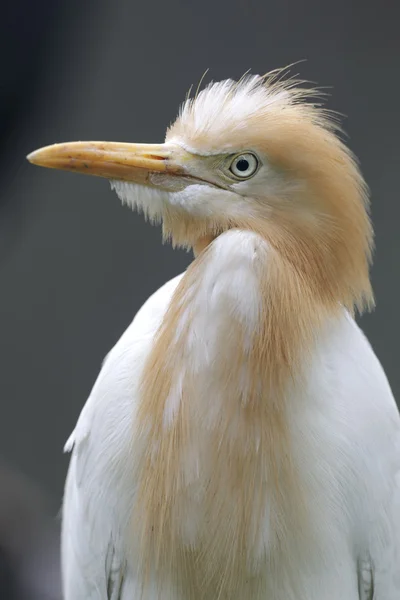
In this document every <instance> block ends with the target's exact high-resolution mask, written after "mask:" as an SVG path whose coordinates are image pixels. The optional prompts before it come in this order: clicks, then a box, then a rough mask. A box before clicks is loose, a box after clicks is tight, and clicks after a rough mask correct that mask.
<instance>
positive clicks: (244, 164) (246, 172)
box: [229, 152, 258, 179]
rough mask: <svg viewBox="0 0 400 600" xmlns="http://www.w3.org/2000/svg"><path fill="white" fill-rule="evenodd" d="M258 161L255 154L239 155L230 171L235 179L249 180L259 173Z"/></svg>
mask: <svg viewBox="0 0 400 600" xmlns="http://www.w3.org/2000/svg"><path fill="white" fill-rule="evenodd" d="M257 168H258V159H257V157H256V156H254V154H250V153H249V152H247V153H246V154H239V155H238V156H235V158H234V159H233V161H232V163H231V166H230V167H229V170H230V171H231V173H233V175H235V177H239V178H240V179H248V178H249V177H251V176H252V175H254V173H255V172H256V171H257Z"/></svg>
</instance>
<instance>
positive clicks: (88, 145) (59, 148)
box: [27, 142, 187, 184]
mask: <svg viewBox="0 0 400 600" xmlns="http://www.w3.org/2000/svg"><path fill="white" fill-rule="evenodd" d="M186 154H187V153H185V151H184V150H183V149H182V148H180V147H179V146H174V145H171V144H170V145H168V144H127V143H118V142H68V143H65V144H54V145H52V146H45V147H44V148H40V150H36V151H35V152H32V153H31V154H29V155H28V156H27V158H28V160H29V161H30V162H31V163H33V164H34V165H39V166H41V167H49V168H51V169H63V170H65V171H76V172H78V173H86V174H87V175H97V176H99V177H106V178H107V179H119V180H124V181H132V182H135V183H141V184H151V181H150V180H149V177H150V175H151V174H152V173H158V174H162V173H165V174H170V175H178V176H179V175H185V170H184V168H183V166H182V162H184V161H185V158H186V159H187V157H186V156H185V155H186Z"/></svg>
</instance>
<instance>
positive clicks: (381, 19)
mask: <svg viewBox="0 0 400 600" xmlns="http://www.w3.org/2000/svg"><path fill="white" fill-rule="evenodd" d="M399 17H400V4H399V3H396V2H394V1H393V0H380V2H376V1H373V0H335V2H333V1H330V0H328V1H321V0H253V1H252V0H202V1H201V2H198V1H194V0H168V2H161V1H160V0H153V1H152V2H150V1H148V2H146V1H140V2H139V1H138V0H68V2H66V1H65V0H64V1H63V0H13V2H12V3H9V5H8V7H7V9H6V10H5V11H2V20H1V22H0V49H1V52H0V56H1V60H2V69H1V83H0V85H1V95H0V145H1V161H0V202H1V206H0V281H1V294H0V331H1V336H0V364H1V365H2V368H1V376H0V398H1V408H2V412H1V418H0V460H1V461H2V463H1V464H2V465H3V466H1V465H0V598H1V599H2V600H5V599H7V600H11V599H13V598H18V599H22V598H23V599H24V600H25V599H28V598H29V599H36V598H37V599H39V598H41V599H42V600H46V599H48V600H55V599H58V598H59V597H60V595H59V570H58V528H59V522H58V518H57V513H58V510H59V507H60V505H61V498H62V488H63V482H64V478H65V474H66V468H67V457H65V456H63V454H62V447H63V444H64V442H65V440H66V439H67V437H68V436H69V433H70V432H71V430H72V428H73V426H74V423H75V421H76V419H77V417H78V414H79V411H80V409H81V407H82V406H83V403H84V402H85V399H86V397H87V396H88V393H89V392H90V389H91V386H92V384H93V382H94V380H95V378H96V375H97V373H98V371H99V368H100V366H101V362H102V359H103V357H104V355H105V354H106V353H107V352H108V350H109V349H110V347H111V346H112V345H113V344H114V343H115V342H116V341H117V339H118V337H119V336H120V335H121V333H122V332H123V330H124V329H125V327H126V326H127V325H128V323H129V322H130V321H131V319H132V317H133V315H134V313H135V312H136V311H137V309H138V308H139V307H140V305H141V304H142V303H143V301H144V300H145V299H146V298H147V297H148V296H149V295H150V294H151V293H152V292H153V291H154V290H155V289H156V288H157V287H159V286H160V285H161V284H162V283H163V282H165V281H166V280H167V279H169V278H170V277H172V276H174V275H175V274H177V273H179V272H180V271H181V270H182V269H184V268H185V267H186V265H187V264H188V263H189V261H190V260H191V256H190V255H188V254H186V253H184V252H178V251H173V250H172V249H171V248H170V247H166V246H162V245H161V241H160V232H159V230H158V229H157V228H151V227H150V226H149V225H148V224H145V223H144V221H143V219H142V218H141V217H140V216H138V215H135V214H133V213H131V212H130V211H129V210H128V209H127V208H126V207H124V208H121V206H120V205H119V202H118V199H117V197H116V196H115V195H114V194H113V193H112V192H111V191H110V189H109V185H108V183H107V182H106V181H105V180H101V179H95V178H85V177H83V176H80V175H74V174H69V173H62V172H56V171H51V170H45V169H39V168H35V167H33V166H31V165H29V164H28V163H27V161H26V160H25V155H26V154H27V153H28V152H30V151H31V150H34V149H36V148H38V147H40V146H43V145H46V144H50V143H53V142H58V141H68V140H80V139H81V140H84V139H107V140H117V141H143V142H157V141H161V140H162V139H163V136H164V132H165V128H166V126H167V125H168V124H169V123H170V122H171V120H173V119H174V117H175V115H176V112H177V108H178V105H179V103H180V102H181V101H182V100H183V99H184V96H185V94H186V92H187V90H188V88H189V87H190V85H191V84H192V83H193V84H195V85H196V84H197V82H198V81H199V79H200V77H201V75H202V73H203V72H204V70H205V69H206V68H210V71H209V73H208V75H207V77H206V82H207V81H209V80H210V79H214V80H215V79H216V80H218V79H222V78H227V77H233V78H237V77H240V76H241V75H242V74H243V73H244V72H245V71H247V70H248V69H251V70H252V72H253V73H264V72H266V71H268V70H270V69H273V68H275V67H278V66H285V65H286V64H289V63H292V62H294V61H298V60H300V59H307V61H306V62H304V63H301V64H299V65H297V66H296V67H295V72H299V73H300V75H301V76H302V77H303V78H306V79H309V80H312V81H315V82H317V83H318V84H319V85H321V86H325V87H328V90H327V91H329V92H330V93H331V94H332V96H331V98H329V99H328V106H329V108H331V109H334V110H336V111H339V112H341V113H344V114H345V115H346V118H345V119H344V127H345V129H346V131H347V133H348V134H349V138H348V143H349V145H350V147H351V148H352V149H353V150H354V152H355V153H356V154H357V155H358V156H359V158H360V160H361V165H362V169H363V172H364V174H365V176H366V179H367V181H368V183H369V185H370V187H371V192H372V216H373V221H374V225H375V230H376V243H377V252H376V255H375V264H374V268H373V273H372V278H373V284H374V288H375V292H376V297H377V309H376V311H375V312H374V313H373V314H372V315H369V316H366V317H364V318H363V319H362V326H363V328H364V330H365V331H366V333H367V335H368V336H369V338H370V340H371V342H372V344H373V346H374V348H375V350H376V352H377V354H378V356H379V358H380V359H381V361H382V363H383V365H384V367H385V369H386V372H387V374H388V376H389V379H390V382H391V384H392V387H393V389H394V392H395V394H397V397H398V398H400V369H399V365H398V354H399V352H398V340H399V337H400V336H399V333H400V330H399V327H400V317H399V311H398V305H399V300H400V277H399V269H398V265H399V261H400V237H399V222H398V221H399V216H400V202H399V198H398V182H399V165H400V150H399V148H400V146H399V143H398V139H399V132H400V111H399V100H398V98H399V91H400V83H399V66H400V37H399V32H398V22H399ZM329 88H330V89H329ZM32 482H33V483H32Z"/></svg>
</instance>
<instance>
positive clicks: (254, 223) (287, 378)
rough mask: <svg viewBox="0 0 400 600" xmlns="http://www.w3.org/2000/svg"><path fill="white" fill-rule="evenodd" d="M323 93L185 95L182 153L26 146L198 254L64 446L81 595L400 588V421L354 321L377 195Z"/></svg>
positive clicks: (213, 87)
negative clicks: (322, 101)
mask: <svg viewBox="0 0 400 600" xmlns="http://www.w3.org/2000/svg"><path fill="white" fill-rule="evenodd" d="M313 93H314V92H311V94H313ZM312 97H315V96H309V95H308V92H307V90H306V89H305V87H304V85H303V84H302V83H301V82H296V81H295V80H293V79H290V78H289V79H288V78H287V77H285V76H283V75H282V73H281V72H273V73H272V74H269V75H267V76H264V77H261V76H250V75H247V76H245V77H244V78H242V79H241V80H240V81H238V82H234V81H231V80H227V81H222V82H219V83H211V84H210V85H208V86H207V87H206V88H205V89H203V90H202V91H201V92H200V93H197V94H196V97H195V98H189V99H187V100H186V101H185V103H184V104H183V106H182V108H181V110H180V113H179V116H178V118H177V120H176V121H175V123H174V124H173V125H172V126H171V127H170V128H169V129H168V131H167V135H166V141H165V143H164V144H160V145H158V144H154V145H153V144H143V145H141V144H129V143H109V142H74V143H66V144H56V145H53V146H48V147H46V148H42V149H40V150H38V151H36V152H34V153H32V154H30V155H29V157H28V158H29V160H30V161H31V162H32V163H34V164H37V165H42V166H45V167H53V168H58V169H66V170H72V171H77V172H80V173H88V174H91V175H99V176H102V177H106V178H108V179H110V180H111V182H112V183H111V185H112V187H113V188H114V189H115V191H116V192H117V194H118V196H119V197H120V199H121V200H122V201H123V202H124V203H126V204H128V205H129V206H130V207H132V208H135V209H138V210H140V211H142V212H143V213H144V214H145V216H146V217H148V218H149V219H150V220H151V221H152V222H162V227H163V235H164V238H165V239H169V240H171V241H172V243H173V244H174V245H175V246H181V247H186V248H193V250H194V255H195V258H194V260H193V262H192V263H191V265H190V266H189V268H188V269H187V270H186V271H185V273H183V274H182V275H179V276H177V277H175V278H174V279H172V280H171V281H169V282H168V283H166V284H165V285H163V286H162V287H161V288H160V289H159V290H158V291H157V292H156V293H155V294H154V295H152V296H151V297H150V298H149V299H148V300H147V302H146V303H145V305H144V306H143V307H142V308H141V309H140V311H139V312H138V314H137V315H136V317H135V318H134V320H133V323H132V324H131V325H130V326H129V328H128V329H127V331H126V332H125V333H124V335H123V336H122V338H121V339H120V340H119V342H118V343H117V344H116V346H115V347H114V348H113V349H112V350H111V352H110V353H109V354H108V356H107V358H106V360H105V363H104V365H103V367H102V370H101V372H100V375H99V377H98V379H97V381H96V383H95V385H94V388H93V391H92V393H91V395H90V397H89V399H88V401H87V403H86V404H85V406H84V408H83V410H82V413H81V415H80V417H79V420H78V423H77V425H76V428H75V430H74V432H73V433H72V435H71V437H70V439H69V440H68V442H67V445H66V449H67V450H71V451H72V457H71V462H70V468H69V473H68V477H67V483H66V489H65V499H64V508H63V533H62V568H63V585H64V594H65V599H66V600H88V599H91V600H105V599H106V598H107V599H113V600H116V599H122V600H136V599H141V600H142V599H143V600H156V599H157V600H158V599H160V600H161V599H162V600H217V599H221V600H223V599H224V600H247V599H248V600H250V599H251V600H356V599H357V600H358V599H362V600H367V599H370V598H372V597H373V598H374V600H399V598H400V480H399V478H400V419H399V414H398V410H397V407H396V404H395V401H394V399H393V395H392V392H391V390H390V387H389V384H388V382H387V379H386V376H385V374H384V371H383V369H382V367H381V365H380V363H379V361H378V359H377V358H376V356H375V354H374V352H373V350H372V349H371V347H370V345H369V343H368V341H367V340H366V338H365V337H364V335H363V333H362V332H361V330H360V329H359V328H358V326H357V325H356V323H355V321H354V318H353V316H354V313H355V311H356V310H358V311H362V310H363V309H365V308H369V307H371V306H372V305H373V296H372V291H371V286H370V280H369V264H370V259H371V248H372V237H373V234H372V228H371V224H370V220H369V217H368V199H367V189H366V185H365V183H364V180H363V178H362V176H361V174H360V171H359V170H358V167H357V164H356V162H355V160H354V158H353V156H352V154H351V153H350V151H349V150H348V149H347V148H346V147H345V145H344V144H343V143H342V142H341V141H340V139H339V137H338V136H337V131H336V129H337V127H336V125H335V122H334V121H333V120H332V118H331V117H330V115H329V113H328V112H327V111H325V110H324V109H323V108H320V105H319V104H316V103H314V102H313V101H312Z"/></svg>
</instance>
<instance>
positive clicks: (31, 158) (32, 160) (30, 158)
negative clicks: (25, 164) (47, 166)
mask: <svg viewBox="0 0 400 600" xmlns="http://www.w3.org/2000/svg"><path fill="white" fill-rule="evenodd" d="M38 154H39V152H38V150H34V151H33V152H30V153H29V154H27V156H26V160H28V161H29V162H30V163H32V164H33V165H37V164H38V160H37V159H38Z"/></svg>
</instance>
